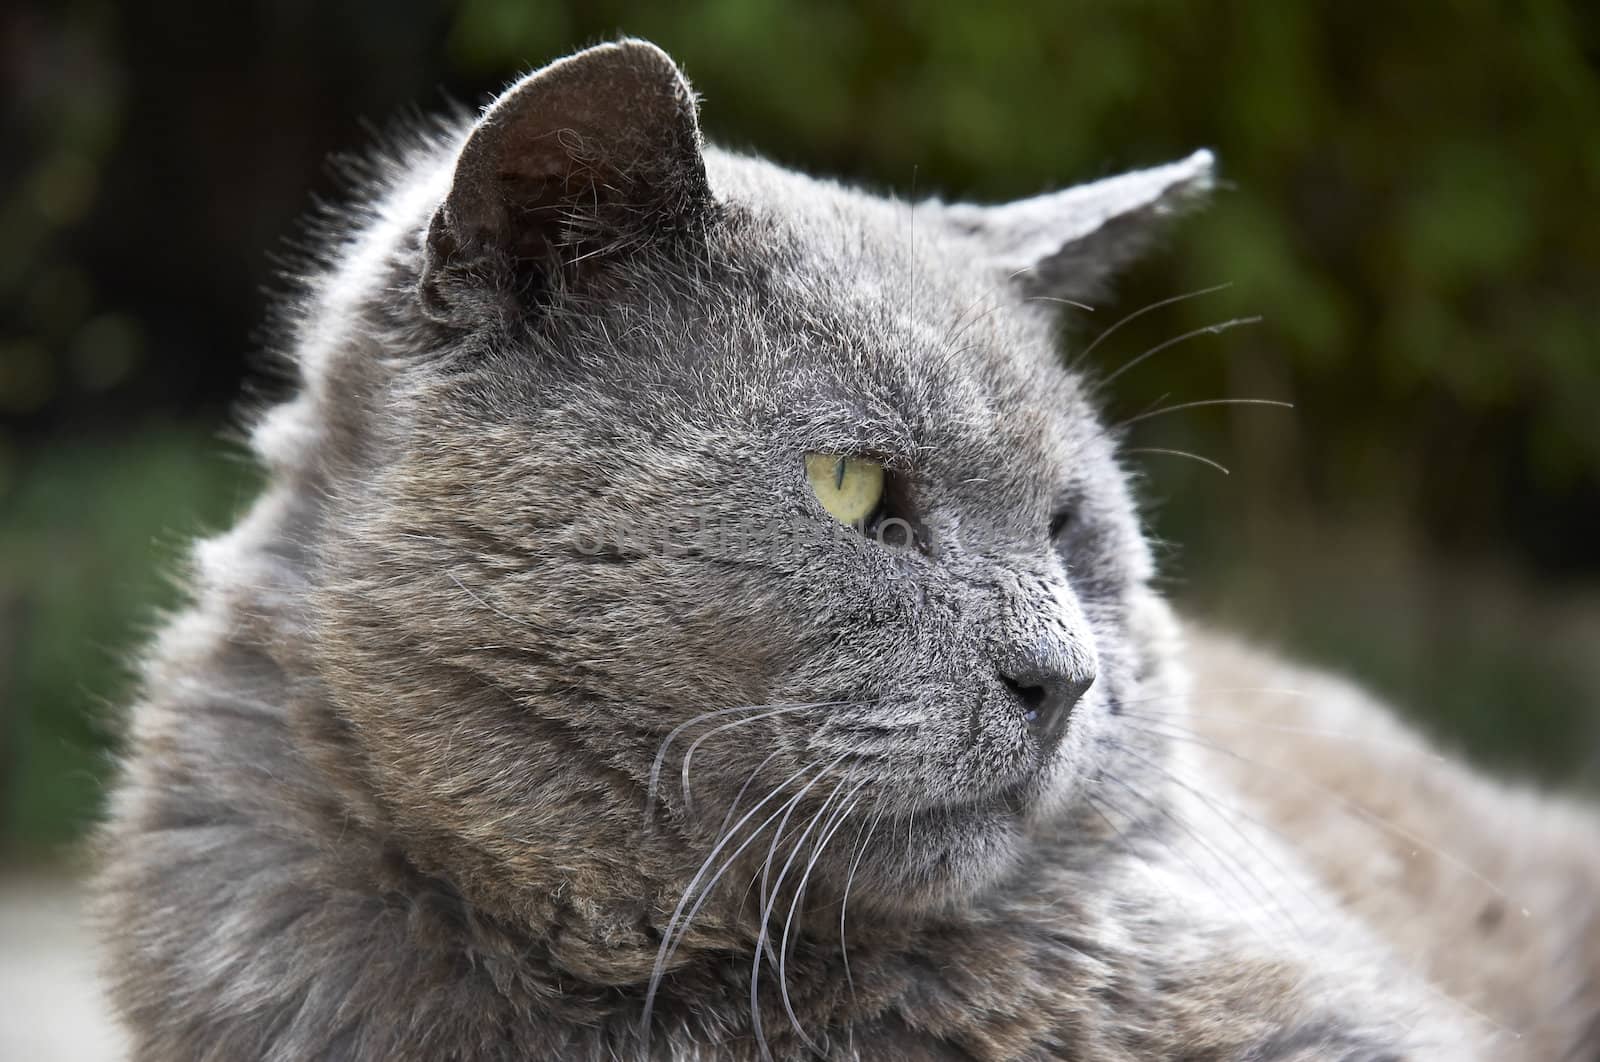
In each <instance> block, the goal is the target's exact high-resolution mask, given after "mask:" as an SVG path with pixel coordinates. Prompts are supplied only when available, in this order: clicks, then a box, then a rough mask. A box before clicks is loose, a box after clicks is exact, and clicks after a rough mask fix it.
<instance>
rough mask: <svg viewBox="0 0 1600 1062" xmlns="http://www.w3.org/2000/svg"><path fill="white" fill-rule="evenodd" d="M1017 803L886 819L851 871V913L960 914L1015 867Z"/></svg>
mask: <svg viewBox="0 0 1600 1062" xmlns="http://www.w3.org/2000/svg"><path fill="white" fill-rule="evenodd" d="M1019 801H1020V797H1018V796H1015V795H1001V796H997V797H995V798H993V799H988V800H985V801H983V802H982V803H979V804H973V805H967V806H963V807H953V808H942V809H939V810H937V811H933V812H917V813H914V814H912V815H908V816H905V817H900V818H894V819H885V820H883V821H882V822H881V823H880V824H879V825H878V827H877V829H876V830H875V831H874V833H873V837H872V839H871V841H870V843H869V845H868V847H867V848H866V849H865V850H864V852H863V855H862V859H861V861H860V863H859V864H858V865H857V867H856V871H855V875H854V879H853V881H852V887H851V893H850V905H851V907H852V908H856V909H862V908H867V909H870V910H872V911H873V912H875V913H879V914H882V915H887V916H896V915H899V916H905V915H922V914H930V913H936V912H938V911H942V910H948V909H951V908H955V907H960V906H962V905H963V904H965V903H967V902H969V901H971V900H972V899H973V898H975V897H977V896H980V895H982V894H983V893H985V892H987V891H988V890H990V889H992V888H995V887H996V886H998V885H999V884H1000V883H1001V882H1003V881H1004V880H1005V879H1006V878H1007V877H1009V876H1010V874H1011V873H1012V872H1013V871H1014V870H1015V869H1016V868H1017V867H1018V865H1019V864H1020V863H1021V861H1022V857H1023V854H1024V850H1025V846H1026V829H1025V827H1024V822H1023V815H1022V813H1021V807H1020V803H1019Z"/></svg>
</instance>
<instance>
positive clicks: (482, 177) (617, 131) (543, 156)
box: [421, 39, 710, 314]
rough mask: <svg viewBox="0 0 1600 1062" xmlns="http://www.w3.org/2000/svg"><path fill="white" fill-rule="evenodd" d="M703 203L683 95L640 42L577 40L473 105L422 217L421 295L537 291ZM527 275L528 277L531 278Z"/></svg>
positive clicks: (446, 301) (431, 300) (438, 302)
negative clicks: (433, 206)
mask: <svg viewBox="0 0 1600 1062" xmlns="http://www.w3.org/2000/svg"><path fill="white" fill-rule="evenodd" d="M709 201H710V193H709V190H708V187H707V184H706V172H705V162H704V159H703V158H702V156H701V141H700V126H699V121H698V119H697V116H696V106H695V98H694V93H693V91H692V90H691V89H690V88H689V82H688V81H687V79H685V77H684V76H683V73H682V71H680V70H679V69H678V66H677V64H675V63H674V62H673V61H672V59H671V58H670V57H669V56H668V55H667V54H666V53H665V52H663V51H662V50H661V49H660V48H657V47H656V46H655V45H653V44H651V43H649V42H648V41H642V40H633V39H626V40H621V41H618V42H616V43H614V44H602V45H598V46H596V47H593V48H588V49H585V50H584V51H581V52H578V53H576V54H574V55H570V56H568V57H567V58H565V59H560V60H557V61H556V62H554V63H551V64H550V65H549V66H546V67H544V68H543V69H542V70H538V71H536V72H534V73H532V74H529V75H528V76H527V77H525V78H523V79H522V80H521V81H519V82H517V83H516V84H515V85H513V86H512V87H511V88H509V89H507V90H506V92H505V93H504V94H503V95H501V96H500V97H499V98H498V99H497V100H495V101H494V103H493V104H491V105H490V106H489V107H488V109H487V110H485V111H484V112H483V116H482V117H481V118H480V119H479V120H478V123H477V124H476V125H475V126H474V127H473V129H472V131H471V132H470V133H469V134H468V136H467V138H466V141H465V142H464V143H463V145H462V147H461V151H460V154H459V156H458V157H457V160H456V165H455V173H454V175H453V177H452V179H451V182H450V190H449V193H448V194H447V195H446V196H445V199H444V202H443V203H441V204H440V206H439V208H438V209H437V211H435V213H434V215H433V218H432V220H431V222H430V223H429V226H428V232H427V241H426V243H427V246H426V256H427V260H426V262H425V264H424V267H423V275H422V283H421V294H422V297H423V301H424V305H425V306H427V307H428V309H429V311H430V312H432V313H435V314H440V313H448V311H449V309H450V307H451V304H452V303H453V302H455V301H456V299H457V298H458V297H460V296H461V295H463V294H465V293H466V292H467V291H468V290H469V289H472V288H474V287H476V288H480V289H481V288H482V287H483V286H484V285H486V284H488V285H498V286H501V287H503V288H504V287H508V286H509V287H511V288H514V289H515V290H528V289H529V288H530V287H532V288H535V289H536V288H537V287H539V286H540V284H541V283H542V282H547V281H549V280H550V279H551V278H552V277H553V276H554V275H555V273H557V272H559V271H562V270H571V269H573V268H575V267H576V266H577V264H579V263H584V264H585V265H586V267H587V268H598V267H600V266H601V265H603V264H604V263H605V262H606V261H607V260H611V259H615V258H617V257H619V256H622V255H626V254H628V253H630V252H631V251H635V250H637V249H638V248H639V247H641V246H642V245H644V244H646V243H648V242H649V241H652V240H664V239H669V238H671V237H672V236H673V234H674V233H677V232H680V231H681V230H683V229H684V228H685V227H686V226H689V225H691V224H692V223H693V221H694V220H695V218H696V217H697V216H698V215H699V214H700V213H701V212H702V211H703V209H704V206H705V205H706V204H707V203H708V202H709ZM530 282H531V283H530Z"/></svg>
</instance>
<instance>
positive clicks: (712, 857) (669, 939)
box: [639, 760, 822, 1042]
mask: <svg viewBox="0 0 1600 1062" xmlns="http://www.w3.org/2000/svg"><path fill="white" fill-rule="evenodd" d="M820 762H821V761H820V760H813V761H812V762H810V763H808V764H806V766H804V767H802V768H800V769H799V770H798V771H795V772H794V773H793V774H791V775H790V776H789V777H788V778H786V779H784V780H783V781H782V782H781V783H779V784H778V785H777V786H775V787H774V788H773V789H772V791H771V792H770V793H768V794H767V795H766V796H764V797H762V798H761V800H760V802H759V803H757V804H756V805H755V806H754V807H752V808H751V809H750V810H749V811H747V812H745V814H744V817H743V818H741V819H740V820H739V821H738V822H737V823H735V824H734V827H733V829H732V830H730V831H728V833H726V834H724V835H723V837H722V838H721V840H719V841H717V843H716V844H715V845H714V846H713V847H712V849H711V852H710V854H709V855H707V856H706V858H705V860H704V861H703V862H702V863H701V864H700V869H699V870H698V871H696V872H695V875H694V877H693V878H691V879H690V881H689V884H688V885H687V886H686V887H685V888H684V890H683V895H681V896H680V897H679V898H678V904H677V906H676V907H675V908H674V909H673V912H672V917H671V918H670V919H668V921H667V929H666V932H665V933H663V934H662V937H661V947H660V948H659V949H658V950H657V952H656V962H655V968H654V969H653V970H652V971H651V973H650V984H649V987H648V988H647V989H646V990H645V996H644V1006H643V1008H642V1012H641V1017H640V1019H639V1028H640V1031H641V1033H642V1034H643V1036H644V1038H645V1040H646V1042H648V1041H649V1036H650V1015H651V1011H652V1008H653V1007H654V1005H655V998H656V992H657V991H659V990H660V987H661V979H662V978H663V977H664V976H666V967H667V963H669V962H671V961H672V957H673V955H675V954H676V953H677V942H676V941H675V940H674V937H675V936H676V937H677V938H678V939H681V938H682V937H683V935H684V934H685V933H687V932H688V926H689V925H690V924H691V923H692V922H693V921H694V916H695V915H696V914H698V913H699V911H700V907H701V906H702V905H703V904H704V903H705V901H706V898H707V897H708V896H709V895H710V892H711V889H712V887H714V886H715V885H716V884H717V881H718V880H719V879H720V878H721V877H722V875H723V874H724V873H726V872H727V870H728V868H729V867H730V866H732V865H733V860H734V859H737V858H738V857H739V854H740V853H742V852H743V851H744V850H745V849H746V848H748V847H749V846H750V844H751V842H753V841H754V840H755V839H756V838H757V837H759V836H761V831H762V830H764V829H766V827H767V826H768V824H770V823H771V822H772V821H773V820H774V819H776V818H777V817H778V815H779V813H780V812H782V810H783V808H782V806H780V807H779V809H778V811H775V812H773V813H772V814H771V815H770V816H768V817H767V820H766V821H765V822H763V823H762V824H761V825H760V826H758V827H757V828H756V830H755V831H754V832H752V833H751V835H750V836H749V837H748V838H746V839H745V840H744V842H743V843H741V844H740V845H739V847H738V848H737V849H735V850H734V853H733V855H732V856H730V857H729V859H728V861H727V862H725V863H723V865H722V867H721V868H720V869H718V871H717V872H716V874H715V875H714V876H713V877H712V878H711V880H710V881H708V882H707V883H706V885H705V887H704V888H703V889H701V890H700V898H699V899H698V900H697V901H696V902H695V905H694V908H693V910H691V911H690V912H689V917H688V918H687V919H685V920H684V921H683V928H682V929H681V930H678V925H679V920H680V919H681V918H683V912H684V908H685V907H687V906H688V905H689V898H690V897H691V896H693V895H694V893H695V887H696V886H698V885H699V884H700V882H701V880H702V879H703V878H704V877H705V875H706V872H707V871H708V870H710V869H711V864H712V863H713V862H715V861H716V858H717V856H718V855H719V854H721V852H722V850H723V849H724V848H726V847H727V846H728V844H729V843H730V842H731V841H732V840H733V838H734V837H735V836H736V835H737V834H738V832H739V830H741V829H743V828H744V824H745V823H747V822H749V821H750V820H751V819H752V818H754V817H755V815H756V813H757V812H758V811H760V810H761V809H762V808H763V807H765V806H766V805H767V804H768V803H769V802H770V801H771V800H773V799H774V798H775V797H777V796H778V794H779V793H781V792H783V790H784V789H785V788H786V787H788V786H790V785H792V784H794V782H795V780H796V779H798V778H800V777H801V776H802V775H804V774H806V772H808V771H810V770H811V769H812V768H813V767H816V766H817V765H818V764H819V763H820ZM821 776H822V772H818V775H817V777H819V778H820V777H821ZM815 781H816V779H812V784H815ZM804 795H805V790H801V791H800V793H799V794H797V795H796V797H795V798H792V799H798V798H799V797H800V796H804ZM675 930H677V932H676V933H675V932H674V931H675Z"/></svg>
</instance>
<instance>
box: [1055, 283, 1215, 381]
mask: <svg viewBox="0 0 1600 1062" xmlns="http://www.w3.org/2000/svg"><path fill="white" fill-rule="evenodd" d="M1231 287H1233V282H1232V281H1229V282H1228V283H1226V284H1217V285H1215V286H1213V287H1209V288H1201V289H1200V290H1199V291H1190V292H1185V293H1184V294H1182V295H1173V296H1171V297H1170V298H1165V299H1162V300H1161V301H1159V302H1152V303H1151V304H1150V305H1148V306H1144V307H1141V308H1139V309H1137V310H1134V311H1133V312H1132V313H1130V314H1128V315H1126V316H1125V317H1123V318H1121V319H1120V320H1118V321H1117V322H1116V323H1115V324H1113V325H1111V326H1110V327H1108V328H1107V329H1106V330H1105V331H1104V332H1101V333H1100V334H1099V335H1097V336H1095V337H1094V338H1093V339H1092V340H1090V341H1089V345H1088V346H1087V347H1084V348H1083V350H1082V351H1081V352H1079V353H1078V354H1077V355H1076V356H1075V357H1074V359H1073V360H1075V361H1080V362H1081V361H1082V360H1083V359H1085V358H1087V357H1088V356H1089V355H1090V354H1093V353H1094V352H1095V349H1096V348H1098V347H1099V346H1100V344H1101V343H1104V342H1105V341H1106V340H1108V339H1110V338H1111V337H1112V336H1113V335H1115V334H1116V331H1117V329H1119V328H1121V327H1122V326H1123V325H1125V324H1127V323H1129V322H1130V321H1137V320H1138V319H1139V318H1141V317H1143V316H1144V315H1145V314H1147V313H1154V312H1155V311H1156V310H1159V309H1161V308H1162V307H1163V306H1171V305H1172V304H1173V303H1175V302H1183V301H1184V300H1185V299H1197V298H1199V297H1200V296H1202V295H1211V294H1214V293H1216V292H1219V291H1225V290H1226V289H1228V288H1231Z"/></svg>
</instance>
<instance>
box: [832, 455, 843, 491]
mask: <svg viewBox="0 0 1600 1062" xmlns="http://www.w3.org/2000/svg"><path fill="white" fill-rule="evenodd" d="M844 466H845V460H844V458H842V457H841V458H839V465H838V467H837V468H835V469H834V470H833V489H834V490H842V489H844Z"/></svg>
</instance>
